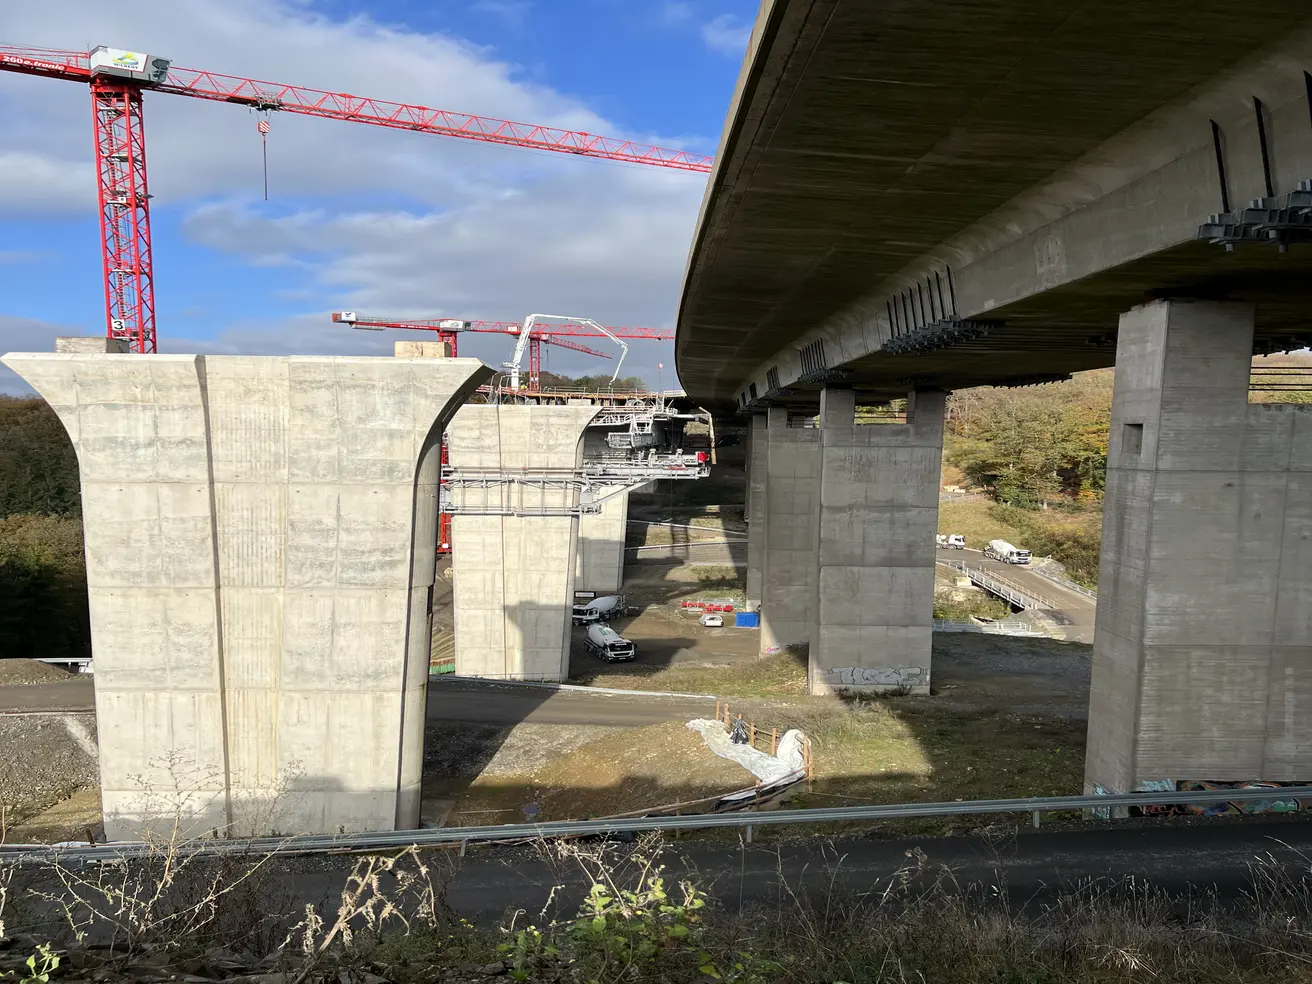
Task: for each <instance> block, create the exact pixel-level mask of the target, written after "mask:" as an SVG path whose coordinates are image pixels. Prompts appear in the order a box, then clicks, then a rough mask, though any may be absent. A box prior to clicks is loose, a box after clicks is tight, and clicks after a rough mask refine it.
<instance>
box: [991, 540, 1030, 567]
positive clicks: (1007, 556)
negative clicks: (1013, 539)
mask: <svg viewBox="0 0 1312 984" xmlns="http://www.w3.org/2000/svg"><path fill="white" fill-rule="evenodd" d="M984 556H985V557H988V558H989V559H990V560H1000V561H1002V562H1003V563H1004V564H1028V563H1029V562H1030V552H1029V551H1028V550H1022V549H1020V547H1013V546H1012V545H1011V544H1010V543H1008V542H1007V541H1006V540H990V541H989V545H988V546H987V547H985V548H984Z"/></svg>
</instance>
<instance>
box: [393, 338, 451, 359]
mask: <svg viewBox="0 0 1312 984" xmlns="http://www.w3.org/2000/svg"><path fill="white" fill-rule="evenodd" d="M392 354H393V355H395V356H396V357H397V358H398V359H449V358H451V343H450V342H411V341H401V342H393V343H392Z"/></svg>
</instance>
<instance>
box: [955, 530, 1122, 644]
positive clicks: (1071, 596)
mask: <svg viewBox="0 0 1312 984" xmlns="http://www.w3.org/2000/svg"><path fill="white" fill-rule="evenodd" d="M938 557H939V559H940V560H957V561H965V562H966V563H967V564H969V565H970V566H971V567H975V568H982V569H983V570H986V571H994V572H996V573H998V574H999V575H1001V576H1002V577H1004V578H1006V579H1007V580H1009V581H1013V582H1014V583H1016V584H1017V585H1018V586H1019V587H1020V588H1021V590H1022V591H1025V592H1026V593H1027V594H1031V595H1035V596H1037V597H1039V598H1043V599H1046V600H1047V601H1050V602H1052V608H1051V609H1050V610H1049V611H1050V613H1051V614H1052V615H1053V616H1055V621H1057V622H1059V623H1060V624H1062V625H1064V626H1065V628H1066V638H1067V639H1069V640H1071V641H1073V642H1089V643H1091V642H1093V623H1094V618H1095V616H1096V614H1097V611H1098V601H1097V599H1095V598H1090V597H1089V596H1088V595H1083V594H1080V593H1079V592H1078V591H1072V590H1071V589H1070V588H1066V587H1063V586H1062V585H1060V584H1058V583H1057V582H1056V581H1053V580H1051V579H1049V578H1046V577H1044V576H1043V575H1042V574H1040V573H1038V572H1037V571H1033V570H1029V569H1028V568H1026V567H1023V566H1021V565H1018V564H1004V563H1002V562H1001V561H998V560H989V559H987V558H986V557H985V556H984V555H983V554H982V553H981V552H980V551H978V550H971V549H969V548H967V549H966V550H942V549H940V550H939V551H938Z"/></svg>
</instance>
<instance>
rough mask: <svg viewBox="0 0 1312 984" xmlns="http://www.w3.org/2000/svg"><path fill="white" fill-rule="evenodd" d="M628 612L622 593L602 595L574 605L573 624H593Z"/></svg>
mask: <svg viewBox="0 0 1312 984" xmlns="http://www.w3.org/2000/svg"><path fill="white" fill-rule="evenodd" d="M627 613H628V609H627V608H626V607H625V605H624V596H623V595H604V596H602V597H600V598H593V599H592V600H591V601H589V602H583V603H580V604H577V605H575V606H574V610H573V614H572V617H573V619H574V624H575V625H593V624H595V623H597V622H604V621H606V620H607V619H611V618H618V617H619V616H621V615H625V614H627Z"/></svg>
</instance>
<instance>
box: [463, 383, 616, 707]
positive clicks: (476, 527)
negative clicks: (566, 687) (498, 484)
mask: <svg viewBox="0 0 1312 984" xmlns="http://www.w3.org/2000/svg"><path fill="white" fill-rule="evenodd" d="M597 410H598V408H597V407H594V406H575V407H553V406H525V405H516V406H467V407H464V408H462V409H461V410H460V412H459V413H458V414H456V416H455V419H454V420H453V421H452V424H451V427H450V428H449V429H448V432H447V453H448V458H449V460H450V463H451V466H452V468H457V469H465V470H469V471H480V470H486V471H492V472H499V471H509V472H514V471H522V472H525V473H533V472H537V473H543V472H550V471H552V470H555V471H556V472H557V473H565V472H568V471H569V470H571V469H574V468H576V467H578V465H579V464H581V462H582V438H583V430H584V428H585V427H587V425H588V423H589V421H591V420H592V418H593V417H594V416H596V414H597ZM464 494H466V495H469V496H476V495H477V492H473V491H469V492H466V493H464ZM524 495H525V497H526V501H525V503H524V505H525V507H526V508H529V509H532V508H536V507H542V508H545V509H559V508H561V507H566V506H569V505H570V504H572V503H574V502H576V501H577V496H578V492H577V491H576V490H573V489H570V488H568V487H566V488H546V489H543V490H542V491H541V492H540V493H539V492H529V491H525V492H524ZM529 500H531V501H529ZM471 501H472V499H471ZM578 531H579V520H578V517H577V516H552V515H462V514H460V513H458V512H457V513H456V514H455V515H453V516H452V521H451V546H452V552H451V553H452V561H451V571H452V585H453V598H452V608H453V613H454V618H455V652H456V673H457V675H459V676H471V677H489V678H492V679H498V678H499V679H511V680H554V681H560V680H564V679H565V678H566V677H568V676H569V631H570V606H571V604H572V601H573V592H574V571H575V565H576V563H577V561H576V559H575V551H576V550H577V549H578Z"/></svg>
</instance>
